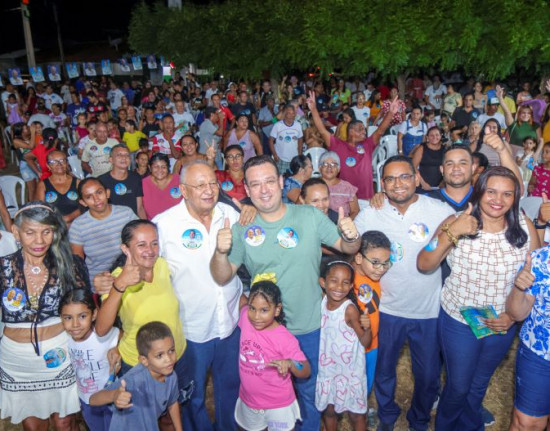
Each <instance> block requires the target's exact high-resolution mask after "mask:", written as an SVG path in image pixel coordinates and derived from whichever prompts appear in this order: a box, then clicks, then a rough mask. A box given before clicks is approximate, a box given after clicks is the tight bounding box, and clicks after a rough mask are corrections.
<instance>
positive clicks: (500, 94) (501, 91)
mask: <svg viewBox="0 0 550 431" xmlns="http://www.w3.org/2000/svg"><path fill="white" fill-rule="evenodd" d="M496 94H497V98H498V100H501V99H502V98H503V97H504V89H503V88H502V87H501V86H500V85H497V87H496Z"/></svg>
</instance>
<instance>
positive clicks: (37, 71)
mask: <svg viewBox="0 0 550 431" xmlns="http://www.w3.org/2000/svg"><path fill="white" fill-rule="evenodd" d="M30 72H31V76H32V80H33V81H34V82H44V81H45V79H44V72H42V67H40V66H36V67H31V68H30Z"/></svg>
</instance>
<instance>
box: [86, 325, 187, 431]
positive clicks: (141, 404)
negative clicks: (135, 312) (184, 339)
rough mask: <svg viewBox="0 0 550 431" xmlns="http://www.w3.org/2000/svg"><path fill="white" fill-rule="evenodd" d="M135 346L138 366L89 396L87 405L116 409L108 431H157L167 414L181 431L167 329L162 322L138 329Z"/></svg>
mask: <svg viewBox="0 0 550 431" xmlns="http://www.w3.org/2000/svg"><path fill="white" fill-rule="evenodd" d="M136 344H137V349H138V352H139V361H140V363H139V364H137V365H136V366H135V367H133V368H132V369H131V370H130V371H128V373H126V374H125V375H124V377H123V378H122V379H121V380H119V381H117V382H115V383H113V384H112V385H111V386H109V389H104V390H102V391H99V392H97V393H95V394H94V395H92V397H91V398H90V405H95V406H101V405H106V404H111V403H113V404H114V405H115V407H116V409H114V412H113V418H112V420H111V426H110V428H109V429H110V430H123V429H131V430H144V431H151V430H158V429H159V427H158V419H159V417H160V416H161V415H162V414H163V413H164V412H165V411H166V410H168V414H169V415H170V418H171V419H172V422H173V424H174V428H175V430H176V431H182V430H183V428H182V425H181V417H180V406H179V404H178V395H179V391H178V379H177V376H176V374H175V373H174V364H175V363H176V349H175V345H174V338H173V336H172V332H171V331H170V328H168V326H166V325H165V324H164V323H161V322H150V323H147V324H145V325H143V326H142V327H141V328H140V329H139V331H138V333H137V336H136Z"/></svg>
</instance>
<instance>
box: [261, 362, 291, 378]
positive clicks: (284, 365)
mask: <svg viewBox="0 0 550 431" xmlns="http://www.w3.org/2000/svg"><path fill="white" fill-rule="evenodd" d="M267 366H268V367H275V368H277V372H278V373H279V375H280V376H281V377H286V375H287V374H288V371H289V370H290V369H291V368H292V361H291V360H290V359H277V360H274V361H271V362H270V363H269V364H267Z"/></svg>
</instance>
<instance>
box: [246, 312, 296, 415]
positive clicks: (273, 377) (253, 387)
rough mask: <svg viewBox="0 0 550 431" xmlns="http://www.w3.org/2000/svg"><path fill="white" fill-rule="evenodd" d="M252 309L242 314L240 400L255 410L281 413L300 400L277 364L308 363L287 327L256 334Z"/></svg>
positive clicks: (289, 377) (288, 375)
mask: <svg viewBox="0 0 550 431" xmlns="http://www.w3.org/2000/svg"><path fill="white" fill-rule="evenodd" d="M247 313H248V306H246V307H244V308H243V309H242V310H241V316H240V318H239V327H240V328H241V339H240V348H239V352H240V354H239V376H240V378H241V386H240V388H239V398H240V399H241V400H242V401H243V402H244V403H245V404H246V405H247V406H248V407H250V408H251V409H277V408H281V407H286V406H289V405H290V404H292V403H293V402H294V400H295V399H296V395H295V394H294V388H293V386H292V378H291V373H288V374H287V375H286V376H285V377H281V376H280V375H279V373H278V371H277V368H276V367H270V366H268V364H269V363H270V362H271V361H274V360H280V359H290V360H294V361H305V360H306V357H305V355H304V353H303V352H302V351H301V350H300V346H299V344H298V340H297V339H296V337H294V335H292V334H291V333H290V332H289V331H288V329H286V328H285V327H284V326H283V325H279V326H277V327H275V328H271V329H264V330H262V331H258V330H256V329H255V328H254V327H253V326H252V324H251V323H250V320H249V319H248V314H247Z"/></svg>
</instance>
